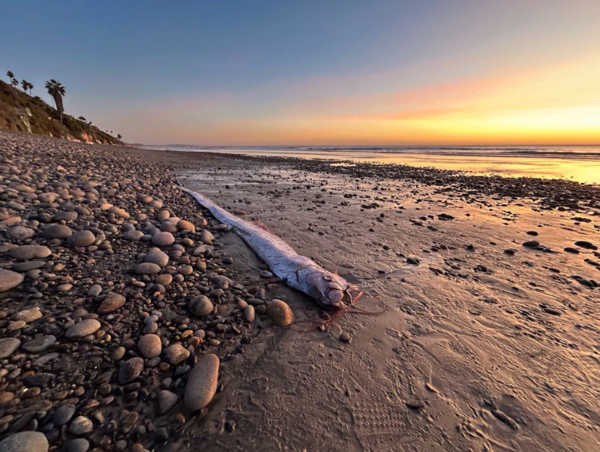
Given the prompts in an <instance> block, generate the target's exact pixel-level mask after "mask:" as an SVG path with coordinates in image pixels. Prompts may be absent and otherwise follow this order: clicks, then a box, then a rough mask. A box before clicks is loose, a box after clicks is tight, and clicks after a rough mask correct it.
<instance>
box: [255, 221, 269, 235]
mask: <svg viewBox="0 0 600 452" xmlns="http://www.w3.org/2000/svg"><path fill="white" fill-rule="evenodd" d="M254 224H255V225H256V226H258V227H259V228H261V229H264V230H265V231H267V232H268V233H269V234H272V232H271V231H269V228H267V226H266V225H265V224H264V223H261V222H260V221H255V222H254Z"/></svg>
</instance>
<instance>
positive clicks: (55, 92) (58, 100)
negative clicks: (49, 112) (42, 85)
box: [46, 78, 67, 121]
mask: <svg viewBox="0 0 600 452" xmlns="http://www.w3.org/2000/svg"><path fill="white" fill-rule="evenodd" d="M46 89H47V90H48V94H50V96H52V99H54V105H55V106H56V109H57V110H58V113H59V114H60V120H61V121H62V116H63V112H64V111H65V109H64V107H63V96H64V95H65V94H66V93H67V91H66V90H65V87H64V86H62V84H61V83H60V82H59V81H56V80H54V79H53V78H52V79H50V80H49V81H47V82H46Z"/></svg>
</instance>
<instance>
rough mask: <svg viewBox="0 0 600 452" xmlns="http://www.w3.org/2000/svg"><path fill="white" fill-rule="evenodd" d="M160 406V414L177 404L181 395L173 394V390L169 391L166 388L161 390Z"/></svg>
mask: <svg viewBox="0 0 600 452" xmlns="http://www.w3.org/2000/svg"><path fill="white" fill-rule="evenodd" d="M157 398H158V408H159V410H160V414H164V413H166V412H167V411H169V410H170V409H171V408H173V407H174V406H175V405H177V402H178V401H179V397H178V396H177V394H173V393H172V392H171V391H167V390H166V389H164V390H162V391H160V392H159V393H158V397H157Z"/></svg>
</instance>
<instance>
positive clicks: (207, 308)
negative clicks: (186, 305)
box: [193, 295, 215, 317]
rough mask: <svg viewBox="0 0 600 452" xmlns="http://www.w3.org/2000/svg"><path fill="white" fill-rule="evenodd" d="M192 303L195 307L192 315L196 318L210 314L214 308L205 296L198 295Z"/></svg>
mask: <svg viewBox="0 0 600 452" xmlns="http://www.w3.org/2000/svg"><path fill="white" fill-rule="evenodd" d="M193 303H194V305H195V308H194V314H196V316H198V317H200V316H203V315H208V314H210V313H211V312H212V311H213V309H214V308H215V307H214V306H213V304H212V302H211V301H210V300H209V299H208V297H207V296H206V295H200V296H199V297H198V298H196V299H195V300H194V301H193Z"/></svg>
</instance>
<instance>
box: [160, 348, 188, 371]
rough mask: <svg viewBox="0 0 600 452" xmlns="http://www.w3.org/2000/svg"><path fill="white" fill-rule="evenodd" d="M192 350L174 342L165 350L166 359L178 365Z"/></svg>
mask: <svg viewBox="0 0 600 452" xmlns="http://www.w3.org/2000/svg"><path fill="white" fill-rule="evenodd" d="M189 356H190V352H189V350H188V349H186V348H184V347H183V346H182V345H181V344H173V345H171V346H170V347H169V348H167V349H166V350H165V359H166V360H167V361H168V362H169V363H170V364H172V365H173V366H177V365H179V364H181V363H182V362H184V361H185V360H186V359H188V358H189Z"/></svg>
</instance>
